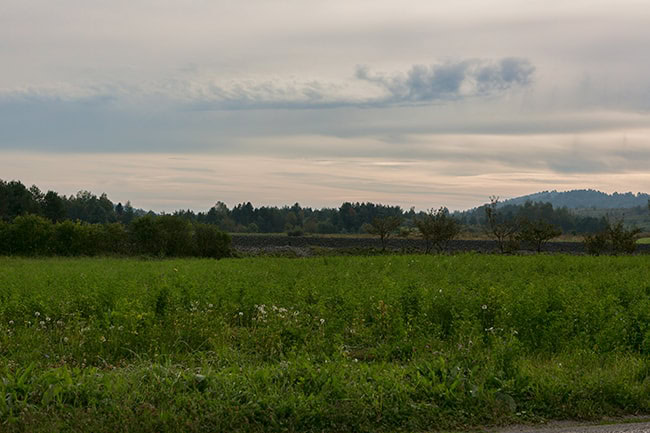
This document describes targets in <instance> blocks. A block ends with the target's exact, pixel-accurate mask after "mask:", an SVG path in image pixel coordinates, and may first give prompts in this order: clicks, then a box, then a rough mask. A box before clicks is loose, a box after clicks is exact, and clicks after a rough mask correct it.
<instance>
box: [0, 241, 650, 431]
mask: <svg viewBox="0 0 650 433" xmlns="http://www.w3.org/2000/svg"><path fill="white" fill-rule="evenodd" d="M0 378H1V380H0V431H2V432H37V431H48V432H49V431H95V432H103V431H105V432H109V431H110V432H113V431H132V432H140V431H151V432H154V431H155V432H163V431H169V432H173V431H241V432H257V431H309V432H311V431H313V432H316V431H337V432H338V431H346V432H370V431H372V432H384V431H435V430H449V429H452V430H462V429H469V428H474V427H478V426H485V425H488V426H494V425H503V424H511V423H522V422H523V423H534V422H540V421H544V420H549V419H599V418H600V417H603V416H618V415H632V414H649V413H650V259H649V258H648V257H647V256H627V257H610V256H602V257H587V256H565V255H530V256H499V255H481V254H458V255H440V256H425V255H381V256H370V257H329V256H328V257H315V258H307V259H285V258H259V257H258V258H243V259H223V260H218V261H217V260H208V259H183V260H147V259H133V258H130V259H118V258H87V259H71V258H70V259H64V258H46V259H38V258H33V259H25V258H0Z"/></svg>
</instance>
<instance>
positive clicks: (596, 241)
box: [583, 232, 607, 256]
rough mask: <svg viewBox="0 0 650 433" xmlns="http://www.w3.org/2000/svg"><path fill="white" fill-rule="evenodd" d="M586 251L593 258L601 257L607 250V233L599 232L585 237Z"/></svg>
mask: <svg viewBox="0 0 650 433" xmlns="http://www.w3.org/2000/svg"><path fill="white" fill-rule="evenodd" d="M583 243H584V245H585V251H587V254H591V255H592V256H599V255H601V254H603V253H604V252H605V251H606V250H607V233H606V232H599V233H594V234H590V235H585V237H584V239H583Z"/></svg>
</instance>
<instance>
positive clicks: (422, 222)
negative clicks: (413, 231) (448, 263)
mask: <svg viewBox="0 0 650 433" xmlns="http://www.w3.org/2000/svg"><path fill="white" fill-rule="evenodd" d="M415 225H416V227H417V228H418V230H419V231H420V234H421V235H422V238H423V239H424V240H425V244H426V253H429V251H431V247H432V246H433V247H434V248H435V249H436V250H437V251H438V252H441V251H444V250H445V249H446V248H447V246H448V245H449V242H450V241H451V240H452V239H454V238H455V237H456V236H458V234H459V233H460V226H459V224H458V222H457V221H456V220H455V219H454V218H452V217H451V216H450V215H449V211H448V210H447V208H445V207H441V208H439V209H435V210H434V209H430V210H429V212H428V213H427V214H426V215H425V216H424V217H422V218H418V219H416V220H415Z"/></svg>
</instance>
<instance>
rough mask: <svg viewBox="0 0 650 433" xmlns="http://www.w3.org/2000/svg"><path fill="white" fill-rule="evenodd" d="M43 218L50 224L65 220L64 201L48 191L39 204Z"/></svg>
mask: <svg viewBox="0 0 650 433" xmlns="http://www.w3.org/2000/svg"><path fill="white" fill-rule="evenodd" d="M41 207H42V210H43V216H44V217H45V218H47V219H49V220H50V221H52V222H55V223H56V222H59V221H63V220H64V219H65V215H66V209H65V201H64V200H63V199H62V198H61V197H60V196H59V194H57V193H56V192H54V191H48V192H47V194H45V196H44V197H43V201H42V204H41Z"/></svg>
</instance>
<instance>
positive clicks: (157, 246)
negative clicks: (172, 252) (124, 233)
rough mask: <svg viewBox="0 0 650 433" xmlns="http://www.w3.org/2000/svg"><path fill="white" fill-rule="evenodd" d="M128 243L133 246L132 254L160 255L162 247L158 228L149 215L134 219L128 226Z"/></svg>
mask: <svg viewBox="0 0 650 433" xmlns="http://www.w3.org/2000/svg"><path fill="white" fill-rule="evenodd" d="M129 238H130V239H129V241H130V243H131V244H132V245H133V249H134V252H137V253H141V254H151V255H161V254H163V250H164V246H163V244H162V240H161V238H162V236H161V233H160V227H159V226H158V225H157V224H156V220H155V219H154V217H153V216H151V215H145V216H143V217H140V218H135V219H134V220H133V221H131V224H129Z"/></svg>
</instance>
